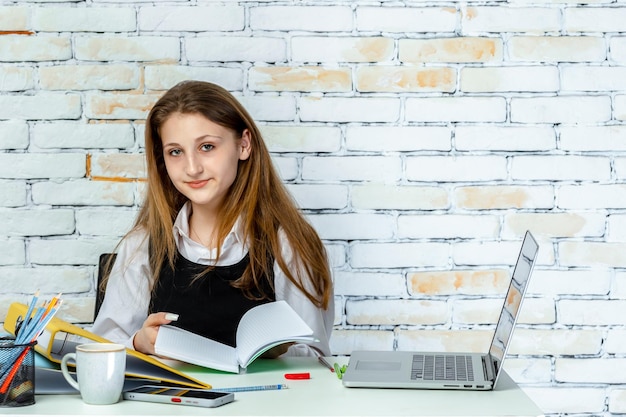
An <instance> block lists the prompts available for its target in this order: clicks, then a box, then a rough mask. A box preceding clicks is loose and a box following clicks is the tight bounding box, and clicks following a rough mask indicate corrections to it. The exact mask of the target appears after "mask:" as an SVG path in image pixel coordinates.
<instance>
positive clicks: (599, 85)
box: [561, 65, 626, 92]
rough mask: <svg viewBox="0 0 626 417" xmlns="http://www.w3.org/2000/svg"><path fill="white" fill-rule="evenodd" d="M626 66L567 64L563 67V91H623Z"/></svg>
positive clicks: (625, 85) (625, 82) (625, 86)
mask: <svg viewBox="0 0 626 417" xmlns="http://www.w3.org/2000/svg"><path fill="white" fill-rule="evenodd" d="M624 77H626V68H623V67H599V66H593V67H590V66H582V65H581V66H567V67H563V68H562V69H561V90H562V91H593V92H596V91H623V90H624V89H625V88H626V81H624Z"/></svg>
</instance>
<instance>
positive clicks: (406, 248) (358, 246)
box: [350, 242, 450, 268]
mask: <svg viewBox="0 0 626 417" xmlns="http://www.w3.org/2000/svg"><path fill="white" fill-rule="evenodd" d="M449 258H450V245H449V244H448V243H405V242H395V243H355V244H353V245H351V247H350V266H351V267H352V268H407V267H409V268H417V267H426V266H430V267H439V268H442V267H445V266H447V265H448V262H449V260H450V259H449Z"/></svg>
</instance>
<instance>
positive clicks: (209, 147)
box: [200, 143, 213, 152]
mask: <svg viewBox="0 0 626 417" xmlns="http://www.w3.org/2000/svg"><path fill="white" fill-rule="evenodd" d="M200 149H202V150H203V151H205V152H206V151H210V150H211V149H213V145H211V144H210V143H204V144H202V146H200Z"/></svg>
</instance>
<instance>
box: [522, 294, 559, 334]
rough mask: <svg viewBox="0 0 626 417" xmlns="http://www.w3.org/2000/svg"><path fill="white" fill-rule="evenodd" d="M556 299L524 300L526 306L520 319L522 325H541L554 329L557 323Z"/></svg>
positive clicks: (527, 298)
mask: <svg viewBox="0 0 626 417" xmlns="http://www.w3.org/2000/svg"><path fill="white" fill-rule="evenodd" d="M556 309H557V307H556V306H555V302H554V299H552V298H545V297H544V298H531V297H526V298H525V299H524V305H523V306H522V311H521V312H520V316H519V318H518V323H519V324H521V325H524V324H530V325H541V326H552V327H554V325H555V323H556V322H557V317H556Z"/></svg>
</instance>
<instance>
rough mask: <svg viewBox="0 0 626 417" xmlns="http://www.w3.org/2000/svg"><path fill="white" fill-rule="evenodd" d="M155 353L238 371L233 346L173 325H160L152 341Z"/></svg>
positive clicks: (229, 370) (209, 366) (208, 366)
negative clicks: (154, 339) (155, 337)
mask: <svg viewBox="0 0 626 417" xmlns="http://www.w3.org/2000/svg"><path fill="white" fill-rule="evenodd" d="M154 350H155V352H156V353H157V355H161V356H165V357H168V358H172V359H178V360H181V361H183V362H188V363H192V364H195V365H200V366H204V367H207V368H212V369H218V370H222V371H228V372H239V364H238V363H237V356H236V351H235V348H233V347H231V346H228V345H225V344H223V343H219V342H216V341H215V340H211V339H207V338H206V337H202V336H200V335H197V334H194V333H191V332H188V331H187V330H183V329H180V328H178V327H174V326H168V325H164V326H161V327H160V329H159V332H158V333H157V339H156V342H155V343H154Z"/></svg>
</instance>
